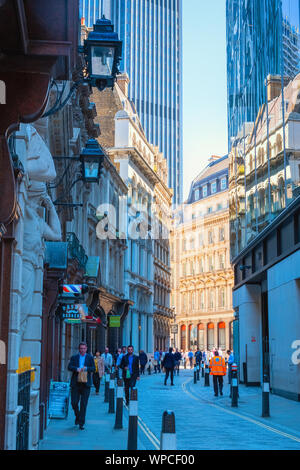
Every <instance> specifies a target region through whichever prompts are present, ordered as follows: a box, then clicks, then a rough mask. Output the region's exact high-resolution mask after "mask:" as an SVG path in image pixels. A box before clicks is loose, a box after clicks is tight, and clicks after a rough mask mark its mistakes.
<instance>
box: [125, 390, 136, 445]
mask: <svg viewBox="0 0 300 470" xmlns="http://www.w3.org/2000/svg"><path fill="white" fill-rule="evenodd" d="M137 433H138V401H137V389H136V388H132V389H131V393H130V401H129V423H128V441H127V450H137Z"/></svg>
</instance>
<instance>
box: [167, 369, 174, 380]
mask: <svg viewBox="0 0 300 470" xmlns="http://www.w3.org/2000/svg"><path fill="white" fill-rule="evenodd" d="M169 375H171V384H172V383H173V380H174V369H169V368H167V367H166V375H165V384H166V383H167V380H168V377H169Z"/></svg>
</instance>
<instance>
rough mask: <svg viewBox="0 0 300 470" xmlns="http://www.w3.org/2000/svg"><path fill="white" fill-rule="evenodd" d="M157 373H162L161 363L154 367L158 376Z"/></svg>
mask: <svg viewBox="0 0 300 470" xmlns="http://www.w3.org/2000/svg"><path fill="white" fill-rule="evenodd" d="M157 371H158V372H160V364H159V362H158V363H157V365H155V366H154V372H155V373H156V374H157Z"/></svg>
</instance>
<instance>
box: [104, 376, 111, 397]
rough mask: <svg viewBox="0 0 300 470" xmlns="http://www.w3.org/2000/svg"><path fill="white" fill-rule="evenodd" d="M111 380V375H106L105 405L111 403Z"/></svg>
mask: <svg viewBox="0 0 300 470" xmlns="http://www.w3.org/2000/svg"><path fill="white" fill-rule="evenodd" d="M109 380H110V375H109V374H105V389H104V403H108V401H109Z"/></svg>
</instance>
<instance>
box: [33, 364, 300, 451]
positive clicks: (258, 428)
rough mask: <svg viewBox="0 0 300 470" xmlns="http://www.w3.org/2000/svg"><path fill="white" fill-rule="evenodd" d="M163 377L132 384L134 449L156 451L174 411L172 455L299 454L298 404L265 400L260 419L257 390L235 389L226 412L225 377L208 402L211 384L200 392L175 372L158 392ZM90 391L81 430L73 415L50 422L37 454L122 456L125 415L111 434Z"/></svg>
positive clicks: (99, 400)
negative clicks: (220, 392)
mask: <svg viewBox="0 0 300 470" xmlns="http://www.w3.org/2000/svg"><path fill="white" fill-rule="evenodd" d="M163 378H164V375H163V374H157V375H155V374H154V375H153V374H152V375H151V376H148V375H145V376H144V377H142V378H141V381H140V383H138V386H137V388H138V414H139V427H138V449H139V450H159V448H160V443H159V441H160V433H161V425H162V414H163V412H164V411H166V410H170V411H174V412H175V418H176V438H177V449H178V450H230V449H234V450H242V449H243V450H260V449H269V450H300V424H299V423H300V404H299V403H297V402H294V401H291V400H286V399H285V398H281V397H278V396H275V395H270V413H271V417H270V418H261V390H260V389H259V388H257V387H249V388H246V387H244V386H240V390H239V394H240V398H239V406H238V408H232V407H231V400H230V398H229V386H228V385H227V377H225V386H224V396H223V397H218V398H215V397H214V393H213V388H212V380H211V377H210V387H209V388H208V387H204V379H203V378H201V377H200V381H199V382H197V384H194V383H193V371H190V370H189V369H187V370H181V371H180V375H179V377H176V378H175V381H174V383H175V386H174V387H171V385H170V384H168V385H167V386H164V384H163V382H164V380H163ZM103 393H104V387H102V390H101V392H100V395H99V396H96V395H95V392H94V390H93V391H92V392H91V397H90V401H89V405H88V411H87V421H86V429H85V430H84V431H79V430H78V427H77V426H76V427H75V426H74V417H73V411H72V409H71V408H70V409H69V416H68V419H67V420H52V421H51V423H50V425H49V427H48V429H47V431H46V434H45V438H44V440H43V441H42V442H41V443H40V450H73V449H74V450H103V449H105V450H126V448H127V434H128V411H127V409H124V422H123V425H124V428H123V430H121V431H119V430H118V431H117V430H113V426H114V415H108V404H107V403H104V400H103Z"/></svg>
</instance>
